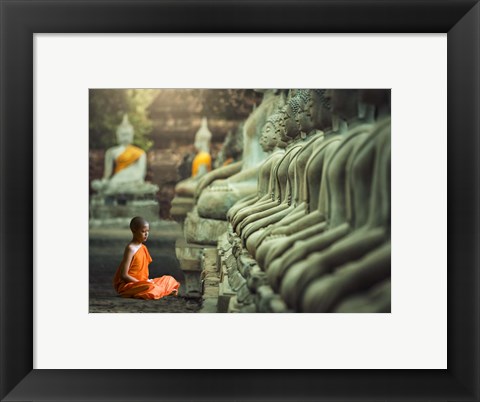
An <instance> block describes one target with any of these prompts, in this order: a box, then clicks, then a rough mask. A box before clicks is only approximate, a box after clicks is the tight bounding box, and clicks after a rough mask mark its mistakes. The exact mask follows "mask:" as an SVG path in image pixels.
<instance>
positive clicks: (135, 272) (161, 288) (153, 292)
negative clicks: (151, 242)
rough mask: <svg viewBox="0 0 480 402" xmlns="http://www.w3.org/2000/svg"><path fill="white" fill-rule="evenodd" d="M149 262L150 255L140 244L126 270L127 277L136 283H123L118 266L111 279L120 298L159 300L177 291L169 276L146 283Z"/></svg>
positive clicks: (176, 285)
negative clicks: (133, 279) (131, 277)
mask: <svg viewBox="0 0 480 402" xmlns="http://www.w3.org/2000/svg"><path fill="white" fill-rule="evenodd" d="M151 262H152V257H150V253H149V252H148V249H147V247H146V246H145V245H144V244H142V245H141V246H140V248H139V249H138V250H137V252H136V253H135V254H134V255H133V258H132V262H131V263H130V267H129V268H128V275H130V276H133V277H134V278H135V279H138V282H125V281H124V280H123V279H122V277H121V266H119V267H118V269H117V272H116V273H115V276H114V278H113V287H114V288H115V290H116V291H117V293H118V294H119V295H120V296H122V297H134V298H136V299H161V298H162V297H164V296H168V295H169V294H171V293H172V292H173V291H174V290H178V288H179V287H180V284H179V283H178V282H177V281H176V280H175V278H173V277H172V276H170V275H164V276H162V277H160V278H153V282H148V264H150V263H151Z"/></svg>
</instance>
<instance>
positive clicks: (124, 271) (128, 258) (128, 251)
mask: <svg viewBox="0 0 480 402" xmlns="http://www.w3.org/2000/svg"><path fill="white" fill-rule="evenodd" d="M134 254H135V248H134V247H133V246H132V245H131V244H129V245H128V246H127V247H125V252H124V253H123V259H122V262H121V263H120V265H121V268H120V272H121V276H122V279H123V280H124V281H125V282H138V279H135V278H134V277H133V276H130V275H128V268H130V263H131V262H132V258H133V255H134Z"/></svg>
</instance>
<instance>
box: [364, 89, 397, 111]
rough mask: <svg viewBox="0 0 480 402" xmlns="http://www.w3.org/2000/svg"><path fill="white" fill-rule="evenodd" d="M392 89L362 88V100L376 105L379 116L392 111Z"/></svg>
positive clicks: (367, 103)
mask: <svg viewBox="0 0 480 402" xmlns="http://www.w3.org/2000/svg"><path fill="white" fill-rule="evenodd" d="M390 97H391V93H390V89H361V90H360V91H359V99H360V102H362V103H364V104H366V105H371V106H373V107H375V109H376V112H377V116H378V115H382V114H389V112H390Z"/></svg>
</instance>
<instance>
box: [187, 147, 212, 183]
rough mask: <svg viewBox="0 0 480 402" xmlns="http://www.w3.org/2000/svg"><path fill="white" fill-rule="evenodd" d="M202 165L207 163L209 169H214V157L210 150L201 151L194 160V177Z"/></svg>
mask: <svg viewBox="0 0 480 402" xmlns="http://www.w3.org/2000/svg"><path fill="white" fill-rule="evenodd" d="M201 165H207V171H208V172H210V170H212V157H211V156H210V154H209V153H208V152H204V151H200V152H199V153H198V154H197V155H196V156H195V159H194V160H193V162H192V177H195V176H196V175H197V174H198V170H199V169H200V166H201Z"/></svg>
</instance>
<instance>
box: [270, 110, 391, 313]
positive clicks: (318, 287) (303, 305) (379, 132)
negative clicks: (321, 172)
mask: <svg viewBox="0 0 480 402" xmlns="http://www.w3.org/2000/svg"><path fill="white" fill-rule="evenodd" d="M358 132H359V131H358V129H357V130H356V131H355V130H353V132H351V133H350V134H349V135H348V136H347V137H346V139H345V141H344V143H345V144H348V143H350V146H343V147H340V148H339V150H338V151H337V156H336V157H335V158H333V159H332V161H331V163H330V165H329V167H328V171H329V175H328V180H327V182H328V184H329V186H328V190H329V191H328V203H329V205H330V206H331V207H332V208H333V209H332V210H331V211H329V224H330V225H331V226H330V227H329V228H328V230H325V231H324V233H321V234H318V235H317V236H314V237H313V238H312V239H310V240H308V241H306V242H304V243H302V244H296V248H297V249H299V250H303V253H301V257H300V258H299V259H297V260H296V261H298V262H296V263H293V265H292V264H291V260H290V262H289V261H288V258H287V259H285V258H283V259H282V261H281V262H279V263H278V264H277V265H276V266H275V264H272V265H271V266H269V267H268V268H267V275H268V277H269V280H270V283H271V284H272V286H273V287H274V288H276V289H279V288H280V291H281V295H282V298H283V300H284V301H285V302H286V303H287V305H288V306H289V307H290V308H293V309H294V310H297V311H309V312H313V311H332V308H333V306H334V304H336V303H337V302H338V301H339V300H340V299H341V298H342V297H345V296H349V295H350V294H351V293H352V292H355V291H367V292H369V288H370V287H371V286H373V285H375V284H376V283H377V282H381V281H387V280H388V279H389V272H390V260H389V258H390V245H389V219H390V204H389V191H390V187H389V160H390V148H389V141H390V121H389V119H388V118H386V119H383V120H380V121H379V122H378V123H377V124H376V125H375V126H374V129H372V130H370V132H369V133H367V135H365V134H363V135H362V134H358ZM354 133H357V135H356V136H355V137H352V135H354ZM354 138H356V140H353V139H354ZM348 140H350V141H348ZM352 141H353V142H352ZM352 144H357V146H355V147H352ZM342 145H344V144H342ZM349 148H350V150H349ZM347 154H349V156H348V157H346V156H347ZM342 160H346V163H344V162H343V161H342ZM372 166H374V167H373V168H372ZM342 182H343V184H344V185H343V186H342V185H341V184H342ZM379 183H383V184H379ZM345 184H346V186H345ZM342 187H343V188H346V191H343V192H342V190H341V188H342ZM334 200H335V201H336V202H338V201H340V202H339V204H340V205H339V208H336V209H335V207H334V204H335V202H334ZM369 200H370V201H369ZM366 211H368V213H366ZM366 216H368V219H366ZM307 243H308V244H307ZM305 249H306V251H307V253H305ZM290 257H291V255H290ZM360 259H361V260H360ZM357 260H358V261H357ZM345 264H349V266H348V269H340V268H339V272H341V274H340V273H339V274H338V275H337V276H336V277H335V279H332V278H333V276H327V277H325V278H324V276H325V275H327V274H329V273H330V272H332V271H334V270H336V269H337V267H342V266H343V265H345ZM321 278H324V279H325V280H323V279H321ZM320 282H321V284H320ZM347 282H348V285H347ZM314 283H315V285H314ZM332 283H334V284H333V285H332ZM340 284H341V285H340ZM387 288H388V283H387V284H386V285H385V286H384V287H383V288H382V289H387ZM306 289H309V290H308V292H306ZM328 289H330V291H328ZM382 294H383V295H385V291H383V293H382ZM355 297H357V296H355ZM357 299H358V297H357ZM379 300H380V302H381V303H383V304H382V306H385V303H384V302H385V297H383V298H380V299H379ZM370 305H371V304H370ZM372 308H373V307H372ZM382 308H384V307H378V309H380V310H381V309H382Z"/></svg>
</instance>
